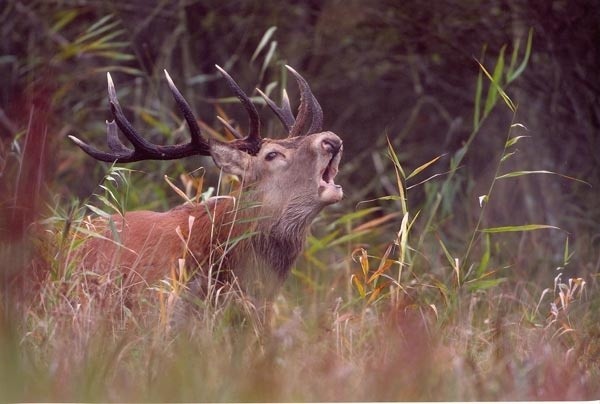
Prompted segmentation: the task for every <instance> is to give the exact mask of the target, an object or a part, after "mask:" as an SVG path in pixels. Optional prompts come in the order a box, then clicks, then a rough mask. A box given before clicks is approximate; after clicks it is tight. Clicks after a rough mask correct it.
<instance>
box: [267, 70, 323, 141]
mask: <svg viewBox="0 0 600 404" xmlns="http://www.w3.org/2000/svg"><path fill="white" fill-rule="evenodd" d="M285 67H286V68H287V69H288V70H289V71H290V73H292V75H293V76H294V78H295V79H296V81H297V82H298V87H300V106H299V107H298V115H297V116H296V118H294V114H293V113H292V109H291V107H290V101H289V98H288V96H287V92H286V91H285V90H283V97H282V105H281V107H279V106H277V104H275V102H273V100H271V99H270V98H269V97H267V95H266V94H265V93H263V92H262V91H260V90H258V92H259V94H260V95H261V96H262V97H263V98H264V100H265V102H266V103H267V105H268V106H269V108H271V110H272V111H273V112H274V113H275V115H277V117H278V118H279V120H280V121H281V123H282V124H283V126H284V127H285V129H286V130H287V132H288V134H289V137H295V136H306V135H310V134H312V133H318V132H321V131H322V130H323V110H322V109H321V105H319V102H318V101H317V99H316V98H315V96H314V95H313V93H312V91H311V90H310V86H309V85H308V82H307V81H306V80H305V79H304V77H302V76H301V75H300V73H298V72H297V71H296V70H294V69H293V68H292V67H291V66H288V65H285Z"/></svg>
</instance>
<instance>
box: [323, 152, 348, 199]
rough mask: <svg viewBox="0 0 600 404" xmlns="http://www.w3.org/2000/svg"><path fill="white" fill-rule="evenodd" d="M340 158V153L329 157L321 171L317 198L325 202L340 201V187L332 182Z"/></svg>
mask: <svg viewBox="0 0 600 404" xmlns="http://www.w3.org/2000/svg"><path fill="white" fill-rule="evenodd" d="M341 158H342V153H340V152H337V153H335V154H333V155H332V156H331V159H330V160H329V162H328V163H327V165H326V166H325V167H324V168H323V170H322V171H321V179H320V181H319V196H320V197H321V199H322V200H324V201H325V202H330V203H333V202H337V201H339V200H340V199H342V187H341V186H340V185H337V184H336V183H335V182H334V181H333V180H334V178H335V176H336V175H337V173H338V165H339V163H340V160H341Z"/></svg>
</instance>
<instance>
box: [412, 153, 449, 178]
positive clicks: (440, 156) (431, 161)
mask: <svg viewBox="0 0 600 404" xmlns="http://www.w3.org/2000/svg"><path fill="white" fill-rule="evenodd" d="M445 155H446V154H445V153H444V154H440V155H439V156H437V157H435V158H433V159H431V160H429V161H428V162H427V163H425V164H422V165H420V166H419V167H417V168H415V170H414V171H413V172H412V173H410V174H409V175H408V177H406V179H407V180H408V179H409V178H412V177H414V176H415V175H417V174H419V173H420V172H421V171H423V170H425V169H426V168H427V167H429V166H430V165H432V164H433V163H435V162H436V161H438V160H439V159H440V158H442V157H444V156H445Z"/></svg>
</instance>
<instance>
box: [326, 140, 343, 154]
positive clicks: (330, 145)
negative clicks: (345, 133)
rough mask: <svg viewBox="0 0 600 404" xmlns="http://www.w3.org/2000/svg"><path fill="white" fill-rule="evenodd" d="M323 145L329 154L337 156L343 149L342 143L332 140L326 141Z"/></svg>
mask: <svg viewBox="0 0 600 404" xmlns="http://www.w3.org/2000/svg"><path fill="white" fill-rule="evenodd" d="M321 144H322V145H323V148H324V149H325V150H327V151H328V152H330V153H333V154H336V153H337V152H338V151H339V150H340V148H341V147H342V144H341V143H338V142H334V141H333V140H330V139H324V140H323V142H322V143H321Z"/></svg>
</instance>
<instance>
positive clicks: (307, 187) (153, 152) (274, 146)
mask: <svg viewBox="0 0 600 404" xmlns="http://www.w3.org/2000/svg"><path fill="white" fill-rule="evenodd" d="M216 67H217V69H218V70H219V71H220V73H221V74H222V75H223V77H224V78H225V79H226V81H227V83H228V85H229V87H230V88H231V90H232V91H233V92H234V93H235V94H236V96H237V97H238V98H239V100H240V101H241V103H242V105H243V107H244V108H245V110H246V112H247V113H248V116H249V130H248V134H247V136H245V137H242V136H241V135H240V134H239V132H238V131H237V130H236V129H234V128H233V127H231V126H230V125H229V124H228V123H227V122H226V121H223V120H221V122H222V123H223V124H224V125H225V126H226V127H227V128H228V130H229V131H230V132H231V133H233V134H234V135H235V136H236V137H237V139H236V140H233V141H231V142H228V143H224V142H220V141H217V140H214V139H211V140H209V141H207V140H205V139H204V138H203V137H202V135H201V132H200V128H199V126H198V123H197V121H196V119H195V117H194V115H193V113H192V112H191V109H190V106H189V104H188V103H187V101H186V100H185V99H184V98H183V96H182V95H181V92H180V91H179V90H178V89H177V87H176V86H175V84H174V83H173V80H172V79H171V77H170V76H169V74H168V73H167V71H166V70H165V75H166V78H167V82H168V84H169V88H170V90H171V93H172V94H173V97H174V99H175V102H176V103H177V105H178V107H179V109H180V110H181V112H182V113H183V116H184V118H185V120H186V122H187V125H188V127H189V130H190V134H191V140H190V142H189V143H185V144H178V145H168V146H161V145H155V144H152V143H150V142H148V141H147V140H145V139H144V138H143V137H142V136H141V135H140V134H139V133H138V132H137V131H136V130H135V129H134V128H133V126H132V125H131V123H130V122H129V121H128V120H127V118H126V117H125V114H124V113H123V109H122V108H121V105H120V104H119V101H118V99H117V95H116V91H115V86H114V84H113V81H112V78H111V76H110V73H108V74H107V79H108V95H109V101H110V107H111V110H112V113H113V116H114V120H113V121H110V122H108V121H107V123H106V125H107V143H108V147H109V149H110V150H111V151H110V152H103V151H100V150H97V149H95V148H94V147H92V146H90V145H88V144H86V143H85V142H83V141H81V140H80V139H78V138H76V137H75V136H69V138H70V139H71V140H72V141H73V142H74V143H75V144H76V145H78V146H79V147H80V148H81V149H83V151H85V152H86V153H87V154H89V155H90V156H92V157H93V158H95V159H97V160H100V161H105V162H116V163H129V162H134V161H140V160H172V159H179V158H183V157H188V156H192V155H207V156H208V155H210V156H212V158H213V160H214V162H215V164H216V165H217V166H218V167H220V168H221V169H222V170H223V171H224V172H227V173H230V174H235V175H238V176H240V177H242V178H243V181H244V183H245V184H246V185H247V186H248V187H249V188H251V189H252V190H253V191H254V194H253V197H254V198H258V199H260V201H259V202H262V204H263V206H265V207H270V208H271V210H274V211H275V210H278V209H280V208H284V207H285V206H286V204H289V203H295V204H298V203H302V204H303V205H304V207H305V208H306V209H308V210H310V215H314V213H315V212H318V211H319V210H321V209H322V207H323V206H325V205H328V204H331V203H335V202H338V201H339V200H340V199H341V198H342V189H341V187H340V186H339V185H336V184H335V183H334V181H333V180H334V178H335V176H336V174H337V171H338V164H339V161H340V158H341V151H342V141H341V139H340V138H339V137H338V136H337V135H335V134H334V133H332V132H322V122H323V112H322V110H321V106H320V105H319V103H318V102H317V100H316V98H315V97H314V95H313V94H312V92H311V90H310V87H309V85H308V83H307V82H306V80H305V79H304V78H303V77H302V76H301V75H300V74H299V73H298V72H296V71H295V70H294V69H292V68H291V67H290V66H286V67H287V69H288V70H289V71H290V72H291V73H292V74H293V76H294V77H295V78H296V80H297V82H298V85H299V87H300V91H301V93H300V99H301V101H300V106H299V108H298V114H297V116H296V117H294V115H293V113H292V110H291V107H290V103H289V99H288V97H287V93H286V92H285V90H284V91H283V102H282V106H277V105H276V104H275V103H274V102H273V101H272V100H271V99H269V97H267V96H266V95H265V94H264V93H263V92H261V91H260V90H258V92H259V93H260V95H261V96H262V97H263V98H264V99H265V101H266V103H267V105H268V106H269V107H270V108H271V109H272V110H273V112H274V113H275V114H276V115H277V117H278V118H279V119H280V121H281V123H282V124H283V126H284V128H285V130H286V131H287V137H286V138H284V139H269V138H262V137H261V135H260V126H261V125H260V118H259V114H258V111H257V110H256V108H255V106H254V104H253V103H252V101H251V100H250V99H249V97H248V96H247V95H246V94H245V93H244V92H243V91H242V90H241V88H240V87H239V86H238V84H237V83H236V82H235V81H234V80H233V78H231V76H230V75H229V74H228V73H227V72H225V70H223V69H222V68H220V67H219V66H216ZM117 128H119V129H120V130H121V132H122V133H123V134H124V135H125V137H126V138H127V139H128V140H129V141H130V142H131V144H132V145H133V149H131V148H129V147H127V146H125V145H124V144H123V143H121V140H120V139H119V136H118V134H117Z"/></svg>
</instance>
